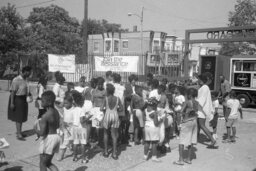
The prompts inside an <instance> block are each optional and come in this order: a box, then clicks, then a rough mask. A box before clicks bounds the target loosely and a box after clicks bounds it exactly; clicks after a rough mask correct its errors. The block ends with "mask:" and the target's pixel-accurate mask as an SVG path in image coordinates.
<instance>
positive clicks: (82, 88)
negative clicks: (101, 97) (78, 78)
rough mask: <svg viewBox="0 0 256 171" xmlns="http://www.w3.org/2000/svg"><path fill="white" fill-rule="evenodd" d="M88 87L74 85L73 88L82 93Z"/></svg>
mask: <svg viewBox="0 0 256 171" xmlns="http://www.w3.org/2000/svg"><path fill="white" fill-rule="evenodd" d="M87 88H88V87H81V86H77V87H75V90H76V91H78V92H79V93H83V92H84V91H85V90H86V89H87Z"/></svg>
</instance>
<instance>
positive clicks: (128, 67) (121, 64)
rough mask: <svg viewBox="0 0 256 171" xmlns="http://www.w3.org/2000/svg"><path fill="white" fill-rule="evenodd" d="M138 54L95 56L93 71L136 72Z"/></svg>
mask: <svg viewBox="0 0 256 171" xmlns="http://www.w3.org/2000/svg"><path fill="white" fill-rule="evenodd" d="M138 61H139V56H110V57H99V56H95V71H101V72H106V71H114V72H137V71H138V67H137V66H138Z"/></svg>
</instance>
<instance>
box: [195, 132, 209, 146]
mask: <svg viewBox="0 0 256 171" xmlns="http://www.w3.org/2000/svg"><path fill="white" fill-rule="evenodd" d="M197 139H198V143H200V144H203V145H209V144H207V143H205V142H210V140H209V139H208V138H207V136H206V135H204V134H199V135H198V137H197Z"/></svg>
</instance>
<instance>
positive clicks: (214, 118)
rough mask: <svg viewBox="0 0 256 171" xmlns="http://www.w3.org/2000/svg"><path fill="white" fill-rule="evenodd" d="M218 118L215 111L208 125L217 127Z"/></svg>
mask: <svg viewBox="0 0 256 171" xmlns="http://www.w3.org/2000/svg"><path fill="white" fill-rule="evenodd" d="M218 118H219V114H218V113H215V115H214V116H213V119H212V120H211V121H210V126H211V127H213V128H216V127H217V124H218Z"/></svg>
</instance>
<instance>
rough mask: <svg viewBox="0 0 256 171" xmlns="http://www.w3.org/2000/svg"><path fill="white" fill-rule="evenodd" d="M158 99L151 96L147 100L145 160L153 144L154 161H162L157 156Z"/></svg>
mask: <svg viewBox="0 0 256 171" xmlns="http://www.w3.org/2000/svg"><path fill="white" fill-rule="evenodd" d="M157 103H158V101H157V100H156V98H154V97H152V98H149V99H148V101H147V108H146V110H145V114H146V121H145V142H144V160H148V156H149V146H150V145H151V146H152V161H154V162H160V160H159V159H158V158H157V148H156V146H157V144H158V141H159V127H158V125H159V123H160V122H161V119H160V120H158V115H157V112H156V109H157Z"/></svg>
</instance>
